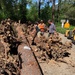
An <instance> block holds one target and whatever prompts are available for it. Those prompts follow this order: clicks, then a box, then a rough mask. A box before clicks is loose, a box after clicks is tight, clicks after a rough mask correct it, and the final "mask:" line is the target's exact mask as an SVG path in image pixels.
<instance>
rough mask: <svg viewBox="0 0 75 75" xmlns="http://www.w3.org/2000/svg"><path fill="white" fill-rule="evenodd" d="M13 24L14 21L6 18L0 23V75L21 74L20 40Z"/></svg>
mask: <svg viewBox="0 0 75 75" xmlns="http://www.w3.org/2000/svg"><path fill="white" fill-rule="evenodd" d="M12 24H14V22H13V21H11V20H10V19H6V20H4V21H2V22H1V25H0V75H20V68H19V57H18V52H17V46H18V45H19V41H17V39H16V34H15V32H14V31H13V28H12Z"/></svg>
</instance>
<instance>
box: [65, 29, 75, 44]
mask: <svg viewBox="0 0 75 75" xmlns="http://www.w3.org/2000/svg"><path fill="white" fill-rule="evenodd" d="M65 36H66V37H67V38H68V39H71V40H72V43H73V44H75V28H74V29H73V30H66V33H65Z"/></svg>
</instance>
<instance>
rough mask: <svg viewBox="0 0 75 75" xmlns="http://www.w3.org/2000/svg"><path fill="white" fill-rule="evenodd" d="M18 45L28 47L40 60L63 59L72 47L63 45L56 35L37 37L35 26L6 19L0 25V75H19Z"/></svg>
mask: <svg viewBox="0 0 75 75" xmlns="http://www.w3.org/2000/svg"><path fill="white" fill-rule="evenodd" d="M20 43H25V44H26V45H28V46H30V47H31V48H32V50H33V51H34V53H35V55H36V53H37V54H38V55H36V56H37V57H38V58H39V59H41V60H47V59H54V60H57V59H58V58H63V57H64V56H65V55H66V54H67V51H68V50H69V49H70V48H71V47H72V44H71V43H70V42H66V43H65V44H63V43H62V42H61V39H60V37H59V34H58V33H55V34H54V35H50V37H48V38H46V37H45V36H40V37H38V36H37V35H36V29H35V26H33V25H29V26H27V25H26V24H20V23H17V22H14V21H12V20H10V19H6V20H4V21H2V22H1V25H0V75H1V74H2V75H20V67H21V63H20V58H19V56H20V55H19V53H18V52H17V48H18V46H19V44H20Z"/></svg>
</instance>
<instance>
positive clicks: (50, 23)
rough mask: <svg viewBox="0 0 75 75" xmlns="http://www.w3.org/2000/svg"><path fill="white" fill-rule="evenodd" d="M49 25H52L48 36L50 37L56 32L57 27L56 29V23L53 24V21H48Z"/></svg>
mask: <svg viewBox="0 0 75 75" xmlns="http://www.w3.org/2000/svg"><path fill="white" fill-rule="evenodd" d="M48 24H49V25H50V26H49V35H48V36H50V34H54V33H55V32H56V27H55V25H54V23H53V22H52V20H48Z"/></svg>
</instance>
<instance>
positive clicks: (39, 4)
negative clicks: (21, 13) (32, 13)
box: [38, 0, 41, 18]
mask: <svg viewBox="0 0 75 75" xmlns="http://www.w3.org/2000/svg"><path fill="white" fill-rule="evenodd" d="M40 6H41V3H40V0H38V18H40Z"/></svg>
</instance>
